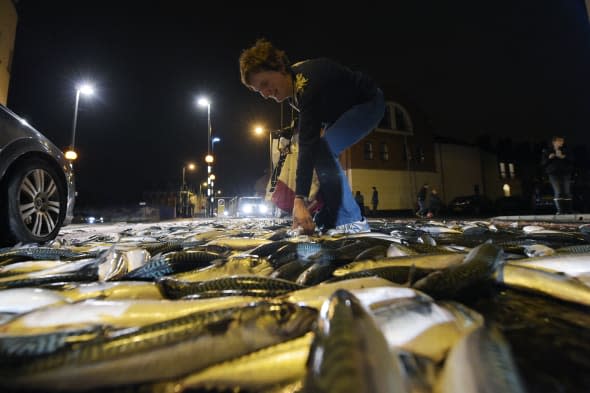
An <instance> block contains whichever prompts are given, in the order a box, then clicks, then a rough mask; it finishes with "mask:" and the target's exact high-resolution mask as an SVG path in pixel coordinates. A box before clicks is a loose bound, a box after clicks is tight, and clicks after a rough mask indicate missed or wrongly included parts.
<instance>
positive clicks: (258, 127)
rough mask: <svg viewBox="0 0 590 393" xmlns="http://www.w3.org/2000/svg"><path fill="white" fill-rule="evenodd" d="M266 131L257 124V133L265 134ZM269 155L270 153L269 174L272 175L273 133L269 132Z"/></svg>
mask: <svg viewBox="0 0 590 393" xmlns="http://www.w3.org/2000/svg"><path fill="white" fill-rule="evenodd" d="M264 132H265V130H264V127H262V126H255V127H254V133H255V134H256V135H263V134H264ZM268 155H269V172H268V175H269V176H272V133H271V132H269V133H268Z"/></svg>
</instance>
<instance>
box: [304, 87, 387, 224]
mask: <svg viewBox="0 0 590 393" xmlns="http://www.w3.org/2000/svg"><path fill="white" fill-rule="evenodd" d="M384 113H385V100H384V98H383V92H382V91H381V90H378V93H377V94H376V95H375V97H374V98H373V99H372V100H371V101H368V102H365V103H363V104H359V105H355V106H353V107H352V108H350V109H349V110H348V111H346V112H344V113H343V114H342V115H341V116H340V117H339V118H338V119H337V120H336V121H335V122H334V123H332V124H330V125H329V126H328V127H327V128H326V129H325V130H324V136H323V137H322V138H320V142H319V143H318V144H317V145H316V146H315V149H317V150H316V152H315V153H316V154H315V155H314V156H315V157H316V160H315V163H314V167H315V170H316V172H317V175H318V180H319V182H320V191H321V195H322V198H323V201H324V208H323V209H322V211H321V212H320V213H319V214H318V216H317V217H316V225H318V226H320V227H324V228H333V227H335V226H338V225H343V224H349V223H351V222H355V221H360V220H362V219H363V217H362V214H361V211H360V208H359V206H358V204H357V203H356V201H355V200H354V196H353V195H352V190H351V189H350V185H349V184H348V180H347V178H346V174H345V173H344V171H343V170H342V167H341V166H340V162H339V161H338V156H339V155H340V153H342V151H343V150H344V149H346V148H348V147H350V146H352V145H353V144H355V143H357V142H358V141H360V140H361V139H363V138H364V137H365V136H367V135H368V134H369V133H370V132H371V131H373V129H375V128H377V125H379V122H380V121H381V119H382V118H383V114H384Z"/></svg>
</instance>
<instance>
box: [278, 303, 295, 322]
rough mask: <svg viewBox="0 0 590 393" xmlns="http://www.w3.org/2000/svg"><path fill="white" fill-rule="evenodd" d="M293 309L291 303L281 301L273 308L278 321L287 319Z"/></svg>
mask: <svg viewBox="0 0 590 393" xmlns="http://www.w3.org/2000/svg"><path fill="white" fill-rule="evenodd" d="M294 311H295V307H294V305H293V304H291V303H281V304H279V305H277V306H276V308H274V310H273V312H274V315H275V318H276V319H277V320H278V321H279V322H280V323H284V322H286V321H288V320H289V318H290V317H291V315H292V314H293V312H294Z"/></svg>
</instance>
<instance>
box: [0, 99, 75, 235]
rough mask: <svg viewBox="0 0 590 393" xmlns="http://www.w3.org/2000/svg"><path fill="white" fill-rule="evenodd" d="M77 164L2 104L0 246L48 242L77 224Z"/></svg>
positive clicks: (0, 106) (0, 130) (0, 136)
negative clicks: (73, 224) (73, 164)
mask: <svg viewBox="0 0 590 393" xmlns="http://www.w3.org/2000/svg"><path fill="white" fill-rule="evenodd" d="M74 200H75V183H74V174H73V171H72V165H71V163H70V162H69V161H67V160H66V159H65V157H64V155H63V153H62V151H61V150H60V149H59V148H57V146H55V145H54V144H53V143H52V142H51V141H50V140H49V139H48V138H47V137H45V136H44V135H43V134H42V133H40V132H39V131H37V130H36V129H34V128H33V127H31V126H30V125H29V124H28V123H27V122H26V121H25V120H23V119H22V118H20V117H19V116H18V115H16V114H15V113H14V112H12V111H11V110H10V109H8V108H7V107H5V106H4V105H0V243H1V244H3V245H10V244H15V243H19V242H22V243H43V242H47V241H49V240H52V239H54V238H55V237H56V236H57V234H58V232H59V230H60V229H61V227H62V226H63V225H67V224H69V223H70V222H71V221H72V217H73V212H74Z"/></svg>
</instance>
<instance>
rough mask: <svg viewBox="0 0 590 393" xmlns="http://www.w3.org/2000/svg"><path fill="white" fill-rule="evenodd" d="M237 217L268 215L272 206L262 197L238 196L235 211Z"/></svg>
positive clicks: (270, 213)
mask: <svg viewBox="0 0 590 393" xmlns="http://www.w3.org/2000/svg"><path fill="white" fill-rule="evenodd" d="M236 216H237V217H270V216H272V206H271V205H270V203H269V202H268V201H266V200H265V199H264V198H263V197H240V198H238V205H237V211H236Z"/></svg>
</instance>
